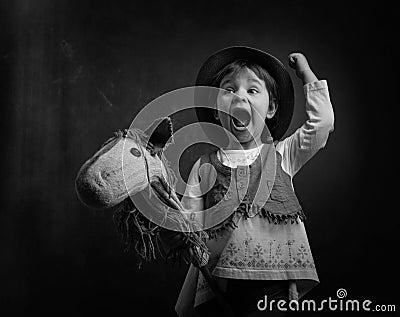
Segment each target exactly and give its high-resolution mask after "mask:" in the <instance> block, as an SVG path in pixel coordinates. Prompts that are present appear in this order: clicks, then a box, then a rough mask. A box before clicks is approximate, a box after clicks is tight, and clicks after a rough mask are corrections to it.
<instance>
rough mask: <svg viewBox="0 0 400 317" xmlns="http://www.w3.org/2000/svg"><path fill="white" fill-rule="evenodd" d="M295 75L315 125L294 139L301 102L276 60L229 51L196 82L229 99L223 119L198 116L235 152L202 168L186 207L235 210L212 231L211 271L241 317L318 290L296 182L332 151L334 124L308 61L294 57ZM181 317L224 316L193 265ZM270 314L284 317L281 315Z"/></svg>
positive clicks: (323, 86) (214, 156)
mask: <svg viewBox="0 0 400 317" xmlns="http://www.w3.org/2000/svg"><path fill="white" fill-rule="evenodd" d="M289 65H290V66H291V67H292V68H293V69H294V70H295V71H296V75H297V77H299V78H300V79H301V80H302V82H303V84H304V94H305V99H306V113H307V116H308V119H307V121H306V122H305V123H304V124H303V125H302V126H301V127H300V128H299V129H297V131H296V132H294V133H293V134H292V135H290V136H289V137H287V138H285V139H282V137H283V135H284V134H285V132H286V130H287V128H288V126H289V124H290V121H291V117H292V114H293V107H294V97H293V96H294V93H293V85H292V82H291V79H290V75H289V73H288V72H287V70H286V69H285V67H284V66H283V65H282V63H281V62H279V60H277V59H276V58H275V57H273V56H271V55H270V54H268V53H265V52H262V51H259V50H256V49H253V48H248V47H230V48H226V49H223V50H221V51H219V52H217V53H215V54H214V55H212V56H211V57H210V58H208V59H207V61H206V62H205V63H204V64H203V66H202V67H201V69H200V71H199V73H198V76H197V81H196V85H197V86H212V87H218V88H220V89H221V90H220V92H219V94H218V97H217V103H216V106H217V109H216V110H214V111H213V110H212V109H207V108H198V109H196V111H197V115H198V118H199V120H200V121H206V122H211V123H214V124H219V125H221V126H222V127H223V128H224V129H225V130H226V131H228V132H229V133H228V134H229V135H230V136H229V142H228V144H227V145H226V147H224V148H223V149H219V150H217V151H216V152H212V153H207V154H205V155H202V156H201V157H200V158H199V159H198V160H197V162H196V163H195V164H194V166H193V168H192V171H191V173H190V176H189V179H188V186H187V189H186V192H185V194H184V196H183V198H182V204H183V206H184V207H185V209H186V210H188V211H189V212H198V211H201V210H206V209H209V208H211V207H213V206H215V205H216V204H218V203H221V202H223V203H225V204H231V205H232V208H234V211H233V212H232V213H231V215H230V216H229V217H228V218H227V219H225V220H224V221H223V222H222V223H219V224H215V225H213V226H212V227H211V228H210V229H207V230H206V231H207V233H208V234H209V240H208V241H207V246H208V248H209V250H210V251H211V255H210V259H209V262H208V264H207V265H208V268H209V270H210V272H211V273H212V275H213V277H214V278H215V280H216V281H217V283H218V284H219V286H220V288H221V289H222V290H223V291H224V293H225V296H226V299H227V300H228V302H229V303H230V305H231V306H232V308H233V309H234V311H235V312H236V313H237V315H238V316H257V315H258V314H263V315H264V314H266V312H265V311H262V310H261V309H260V305H258V306H257V303H259V301H260V300H264V298H265V296H267V297H266V298H267V299H268V301H269V302H270V301H271V300H275V303H277V302H278V301H279V300H281V299H284V300H286V301H287V303H289V301H290V300H292V299H295V300H297V299H299V298H301V297H302V296H303V295H304V294H306V293H307V292H308V291H309V290H310V289H311V288H313V287H314V286H315V285H316V284H317V283H318V282H319V280H318V276H317V272H316V269H315V265H314V260H313V257H312V255H311V250H310V246H309V243H308V239H307V235H306V231H305V227H304V223H303V221H304V220H305V215H304V212H303V210H302V208H301V206H300V204H299V201H298V200H297V197H296V194H295V192H294V189H293V183H292V178H293V176H294V175H295V174H296V173H297V172H298V171H299V169H300V168H301V167H302V166H303V165H304V164H305V163H306V162H307V161H308V160H309V159H310V158H311V157H312V156H313V155H314V154H316V152H317V151H318V150H320V149H321V148H323V147H324V146H325V144H326V142H327V139H328V135H329V133H330V132H331V131H333V122H334V116H333V110H332V105H331V102H330V99H329V93H328V86H327V82H326V81H325V80H318V79H317V77H316V76H315V74H314V73H313V72H312V70H311V69H310V67H309V64H308V62H307V60H306V58H305V57H304V55H302V54H300V53H294V54H290V55H289ZM205 132H206V133H207V131H205ZM212 169H214V170H215V171H216V172H217V173H216V177H213V178H211V177H210V175H211V173H212V172H213V171H212ZM263 173H265V174H266V175H267V177H266V178H262V174H263ZM214 175H215V173H214ZM271 175H272V176H271ZM205 188H207V189H209V188H211V189H210V190H208V191H207V189H205ZM225 210H226V208H225ZM198 214H199V213H198ZM212 217H213V214H207V212H205V213H204V214H202V219H200V221H202V222H203V223H213V219H212ZM207 218H208V219H207ZM178 237H179V234H177V235H170V236H168V237H167V239H169V243H170V245H175V246H176V241H177V240H179V238H178ZM263 305H264V304H263ZM263 305H261V306H263ZM269 307H271V306H269ZM269 307H268V309H269ZM286 308H288V306H286ZM175 309H176V311H177V313H178V315H179V316H188V315H199V314H200V315H201V316H203V315H207V316H213V315H215V316H217V315H218V316H222V315H221V314H223V313H222V312H221V311H220V310H219V307H218V305H217V303H216V299H215V295H214V293H213V292H212V291H211V289H210V288H209V286H208V284H207V282H206V281H205V280H204V278H203V276H202V274H201V273H199V270H198V269H197V268H196V267H194V266H193V265H191V266H190V267H189V271H188V273H187V276H186V279H185V282H184V285H183V287H182V290H181V292H180V295H179V298H178V301H177V304H176V307H175ZM267 314H268V316H278V315H279V316H281V315H282V314H283V313H282V312H281V310H277V309H276V305H275V310H274V311H269V310H268V311H267Z"/></svg>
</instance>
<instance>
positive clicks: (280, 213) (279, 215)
mask: <svg viewBox="0 0 400 317" xmlns="http://www.w3.org/2000/svg"><path fill="white" fill-rule="evenodd" d="M265 147H266V146H265V145H264V148H265ZM272 148H273V150H274V151H275V148H274V147H272ZM275 153H276V164H273V165H271V164H269V165H268V163H269V162H268V160H267V159H266V155H267V154H266V151H261V154H260V155H259V157H258V158H257V159H256V160H255V161H254V162H253V163H252V164H251V165H249V166H238V167H237V168H230V167H228V166H225V165H223V164H222V163H221V162H220V161H219V160H218V158H217V152H211V153H209V154H206V155H204V156H202V157H201V160H200V168H199V175H200V187H201V189H202V192H203V193H205V194H204V195H203V199H204V204H205V205H204V207H205V208H204V209H209V208H211V209H210V212H205V226H206V229H207V228H208V229H207V230H206V231H207V233H208V234H209V235H210V238H213V237H214V236H215V235H216V234H217V233H218V232H219V231H220V230H223V229H224V228H228V227H230V228H234V227H235V221H234V218H235V217H238V216H239V217H244V218H245V219H246V218H249V217H250V218H251V217H254V216H256V215H259V216H260V217H264V218H267V219H268V221H269V222H270V223H274V224H280V223H288V222H289V221H290V222H291V223H294V222H296V223H298V221H299V220H300V221H304V220H305V215H304V212H303V210H302V208H301V206H300V203H299V201H298V199H297V197H296V194H295V192H294V190H293V187H292V183H291V177H290V176H289V175H288V174H287V173H286V172H285V171H284V170H283V169H282V167H281V162H282V157H281V155H280V153H279V152H277V151H275ZM261 158H263V159H261ZM274 165H276V170H275V177H274V178H272V179H271V178H268V177H267V180H264V183H266V184H263V183H261V184H260V179H261V175H262V169H267V168H269V169H271V166H272V167H275V166H274ZM214 168H215V171H216V173H215V171H214ZM210 176H211V177H210ZM271 187H272V188H271ZM207 189H209V190H207ZM257 190H258V191H260V193H261V196H262V195H263V194H265V195H267V196H268V199H265V198H266V197H264V202H265V203H264V204H263V205H262V204H261V205H260V203H258V202H257V201H256V202H255V201H254V198H255V195H256V192H257ZM260 193H259V194H258V195H257V197H259V195H260ZM268 194H269V195H268ZM218 204H219V205H218ZM217 206H218V207H221V208H215V207H217ZM213 207H214V208H213ZM213 209H214V210H213ZM223 209H224V210H231V211H232V212H231V215H230V216H229V217H224V219H222V221H219V220H220V219H221V218H220V217H218V216H217V215H218V213H219V212H221V210H223ZM225 214H226V212H225ZM218 218H219V219H218ZM212 224H214V225H213V226H211V225H212Z"/></svg>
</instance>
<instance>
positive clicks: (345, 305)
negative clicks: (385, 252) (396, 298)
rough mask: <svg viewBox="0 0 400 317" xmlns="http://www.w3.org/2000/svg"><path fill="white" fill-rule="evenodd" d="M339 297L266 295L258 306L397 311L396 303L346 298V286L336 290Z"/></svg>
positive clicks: (267, 307)
mask: <svg viewBox="0 0 400 317" xmlns="http://www.w3.org/2000/svg"><path fill="white" fill-rule="evenodd" d="M336 296H337V299H334V298H332V297H329V298H328V299H324V300H321V301H320V302H318V303H317V302H316V301H315V300H312V299H306V300H302V301H301V302H299V301H297V300H290V301H286V300H284V299H281V300H274V299H272V300H270V301H268V298H267V296H266V295H265V296H264V298H263V299H261V300H259V301H258V302H257V308H258V310H260V311H264V310H270V311H272V310H275V309H276V308H277V309H278V310H280V311H323V310H330V311H375V312H394V311H396V305H394V304H384V305H382V304H380V305H378V304H375V305H374V304H372V301H370V300H369V299H366V300H362V301H360V300H357V299H345V297H347V291H346V290H345V289H344V288H339V289H338V290H337V292H336Z"/></svg>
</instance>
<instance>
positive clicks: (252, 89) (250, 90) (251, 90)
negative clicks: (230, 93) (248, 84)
mask: <svg viewBox="0 0 400 317" xmlns="http://www.w3.org/2000/svg"><path fill="white" fill-rule="evenodd" d="M249 93H250V94H256V93H258V90H257V89H255V88H250V89H249Z"/></svg>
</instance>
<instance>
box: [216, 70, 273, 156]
mask: <svg viewBox="0 0 400 317" xmlns="http://www.w3.org/2000/svg"><path fill="white" fill-rule="evenodd" d="M220 88H221V90H220V92H219V94H218V98H217V110H218V117H219V120H220V122H221V124H222V126H223V127H224V128H225V129H227V130H228V131H230V132H231V133H232V134H233V135H234V136H235V138H236V139H235V140H233V139H232V138H230V146H234V144H236V145H238V143H240V146H241V147H243V148H245V149H248V148H254V147H256V146H258V145H260V144H261V134H262V132H263V129H264V127H266V125H265V119H266V118H268V119H270V118H272V117H273V116H274V114H275V112H276V107H275V103H274V102H270V98H269V94H268V90H267V88H266V86H265V82H264V81H263V80H262V79H260V78H258V77H257V75H256V74H255V73H254V72H253V71H252V70H250V69H248V68H243V69H242V70H241V71H240V72H239V73H237V74H235V75H227V76H225V77H224V78H223V79H222V80H221V84H220Z"/></svg>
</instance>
